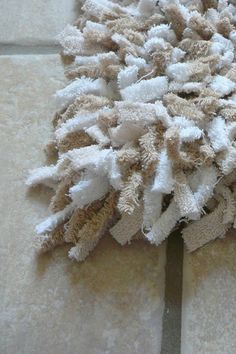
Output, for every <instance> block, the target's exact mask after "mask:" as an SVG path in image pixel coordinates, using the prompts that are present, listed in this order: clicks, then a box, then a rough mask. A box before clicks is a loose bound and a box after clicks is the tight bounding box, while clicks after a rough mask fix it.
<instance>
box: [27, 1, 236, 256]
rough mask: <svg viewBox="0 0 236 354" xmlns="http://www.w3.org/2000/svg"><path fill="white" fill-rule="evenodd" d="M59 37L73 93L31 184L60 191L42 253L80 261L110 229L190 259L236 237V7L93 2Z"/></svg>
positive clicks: (63, 101)
mask: <svg viewBox="0 0 236 354" xmlns="http://www.w3.org/2000/svg"><path fill="white" fill-rule="evenodd" d="M81 6H82V11H83V15H81V16H80V17H79V19H78V21H77V22H76V23H75V24H74V25H73V26H71V25H68V26H67V27H66V28H65V29H64V31H63V32H62V33H61V34H60V35H59V38H58V39H59V42H60V44H61V45H62V47H63V52H62V56H63V58H64V59H66V60H67V65H66V76H67V77H68V78H69V80H70V81H69V83H68V85H67V86H66V87H65V88H64V89H62V90H59V91H58V92H57V93H56V99H57V102H58V107H59V108H58V112H57V113H56V114H55V117H54V119H53V126H54V133H53V139H52V141H51V142H50V143H49V144H48V145H47V148H46V150H47V154H48V155H49V156H51V155H53V154H56V155H57V161H56V163H55V164H54V165H49V166H45V167H41V168H38V169H36V170H33V171H31V172H30V174H29V177H28V180H27V184H28V185H29V186H35V185H37V184H45V185H47V186H49V187H51V188H53V189H54V190H55V195H54V196H53V198H52V200H51V205H50V207H51V210H52V215H51V216H50V217H49V218H48V219H46V220H45V221H43V222H42V223H41V224H39V225H38V226H36V232H37V234H38V235H39V236H38V240H39V243H40V249H41V250H42V251H47V250H50V249H52V248H53V247H55V246H57V245H59V244H63V243H72V244H73V247H72V248H71V249H70V251H69V257H71V258H72V259H76V260H77V261H82V260H84V259H85V258H86V256H87V255H88V254H89V252H90V251H92V250H93V248H94V247H95V246H96V244H97V243H98V241H99V239H100V238H101V237H102V236H103V235H104V234H105V233H106V232H107V231H108V230H109V232H110V234H111V235H112V236H113V237H114V238H115V239H116V241H117V242H119V243H120V244H121V245H124V244H126V243H129V242H130V241H131V240H133V239H135V238H137V235H138V234H140V232H138V231H139V230H141V231H142V233H141V234H142V236H143V237H144V238H146V239H147V240H149V241H150V242H151V243H153V244H155V245H159V244H160V243H161V242H162V241H163V240H165V239H166V238H167V237H168V235H169V234H170V233H171V232H172V230H173V229H175V228H176V227H178V225H179V224H180V223H185V224H186V225H185V227H184V229H183V231H182V236H183V238H184V241H185V244H186V246H187V249H188V250H189V251H194V250H196V249H197V248H198V247H200V246H202V245H204V244H206V243H207V242H209V241H211V240H214V239H216V238H218V237H223V236H224V235H225V233H226V232H227V230H228V229H230V228H231V227H236V219H235V217H236V204H235V198H236V188H235V187H236V172H235V166H236V142H235V136H236V62H235V47H236V30H235V24H236V7H235V5H234V1H226V0H221V1H216V0H202V1H200V0H194V1H191V0H182V1H181V0H180V1H178V0H176V1H170V0H160V1H156V0H140V1H137V2H136V1H129V0H127V1H126V0H124V1H119V2H118V1H117V2H115V1H114V2H112V1H109V0H86V1H85V2H83V3H82V4H81Z"/></svg>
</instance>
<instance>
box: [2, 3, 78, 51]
mask: <svg viewBox="0 0 236 354" xmlns="http://www.w3.org/2000/svg"><path fill="white" fill-rule="evenodd" d="M77 10H78V9H77V5H76V1H75V0H60V1H57V0H21V1H19V0H1V1H0V43H14V44H15V43H17V44H33V45H37V44H54V43H55V36H56V35H57V34H58V33H59V32H60V31H61V30H62V29H63V28H64V27H65V25H66V24H68V23H72V22H73V21H74V19H75V18H76V15H77V13H78V11H77Z"/></svg>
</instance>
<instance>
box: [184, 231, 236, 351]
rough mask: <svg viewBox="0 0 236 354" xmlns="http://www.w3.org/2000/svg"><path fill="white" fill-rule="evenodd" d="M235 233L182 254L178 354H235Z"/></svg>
mask: <svg viewBox="0 0 236 354" xmlns="http://www.w3.org/2000/svg"><path fill="white" fill-rule="evenodd" d="M235 255H236V238H235V231H231V232H230V233H229V235H228V236H227V237H226V238H224V239H222V240H217V241H215V242H214V243H210V244H208V245H206V246H205V247H203V248H202V249H200V250H198V251H196V252H194V253H193V254H188V253H185V256H184V268H183V271H184V276H183V304H182V309H183V310H182V351H181V353H182V354H222V353H224V354H233V353H236V336H235V328H236V257H235Z"/></svg>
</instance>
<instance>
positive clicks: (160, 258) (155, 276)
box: [0, 0, 236, 354]
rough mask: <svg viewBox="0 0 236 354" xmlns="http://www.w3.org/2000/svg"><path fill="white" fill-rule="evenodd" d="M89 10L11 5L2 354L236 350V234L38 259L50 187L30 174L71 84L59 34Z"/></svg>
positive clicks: (0, 72) (6, 15)
mask: <svg viewBox="0 0 236 354" xmlns="http://www.w3.org/2000/svg"><path fill="white" fill-rule="evenodd" d="M77 11H78V7H77V5H76V0H61V1H60V2H58V1H56V0H47V1H45V0H37V1H36V0H22V1H17V0H1V11H0V78H1V80H0V92H1V95H0V106H1V111H0V126H1V130H0V168H1V174H0V183H1V186H3V187H2V188H1V189H0V200H1V201H2V202H1V206H0V225H1V226H0V230H1V238H0V254H1V256H0V297H1V302H0V309H1V310H0V332H1V336H0V352H1V353H3V354H39V353H40V354H41V353H47V354H72V353H73V354H74V353H76V354H77V353H78V354H123V353H125V354H135V353H137V354H159V353H161V354H178V353H182V354H218V353H222V354H234V353H236V336H235V328H236V257H235V252H236V240H235V236H234V234H233V233H231V235H230V236H229V237H228V238H226V239H224V240H219V241H217V242H216V243H214V244H209V245H207V246H206V247H204V248H203V249H201V250H200V251H197V252H195V253H194V254H191V255H190V254H187V253H186V252H185V251H184V252H183V245H182V243H181V241H180V240H179V238H178V235H173V236H172V237H171V239H170V241H169V242H168V245H167V247H166V245H163V246H162V247H160V248H158V249H157V248H155V247H152V246H150V245H148V244H146V243H144V242H141V241H139V242H136V243H133V244H132V245H130V246H128V247H124V248H121V247H120V246H119V245H117V244H116V243H115V242H114V241H113V240H112V239H110V238H109V236H107V237H105V238H104V239H103V240H102V242H101V243H100V245H99V246H98V248H97V250H96V251H95V252H94V254H93V255H91V256H90V257H89V258H88V260H87V261H86V262H85V263H83V264H80V265H78V264H76V263H72V262H70V261H69V260H68V258H67V256H66V249H57V250H56V251H55V252H54V253H53V254H52V255H46V256H44V257H40V258H37V257H36V256H35V253H34V250H33V236H34V232H33V228H34V225H35V224H36V223H37V222H38V221H40V220H41V219H42V218H43V217H45V216H46V215H47V214H48V210H47V204H48V200H49V197H50V191H46V190H41V193H40V197H39V196H38V195H39V193H38V192H40V191H39V190H36V191H33V192H30V193H29V192H27V190H26V188H25V186H24V179H25V176H26V173H27V170H28V169H29V168H32V167H37V166H40V165H41V164H42V163H43V162H44V160H45V159H44V155H43V145H44V143H45V142H46V141H47V139H48V138H49V137H50V121H51V118H52V115H53V112H54V111H55V103H54V100H53V97H52V95H53V93H54V92H55V91H56V90H57V89H59V88H61V87H63V85H64V83H65V79H64V77H63V68H62V65H61V63H60V59H59V56H58V55H57V54H55V53H57V52H58V47H57V46H56V41H55V36H56V34H57V33H59V32H60V31H61V30H62V29H63V27H64V26H65V24H66V23H72V22H73V20H74V19H75V18H76V16H77V15H78V12H77ZM182 254H183V256H184V261H183V266H182V258H181V255H182ZM166 258H167V261H166ZM165 264H166V267H165ZM165 278H166V284H164V283H165ZM182 283H183V298H182V301H181V294H182ZM181 305H182V322H181ZM164 307H165V309H164ZM181 326H182V333H181ZM181 339H182V340H181Z"/></svg>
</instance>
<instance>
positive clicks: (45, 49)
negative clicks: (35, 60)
mask: <svg viewBox="0 0 236 354" xmlns="http://www.w3.org/2000/svg"><path fill="white" fill-rule="evenodd" d="M60 49H61V47H60V46H59V45H53V44H52V45H47V44H45V45H43V44H39V45H21V44H3V43H0V55H34V54H38V55H40V54H58V53H59V52H60Z"/></svg>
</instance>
